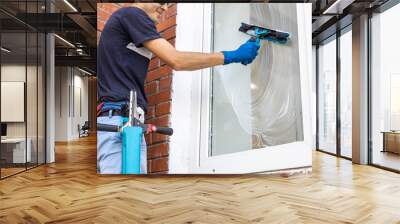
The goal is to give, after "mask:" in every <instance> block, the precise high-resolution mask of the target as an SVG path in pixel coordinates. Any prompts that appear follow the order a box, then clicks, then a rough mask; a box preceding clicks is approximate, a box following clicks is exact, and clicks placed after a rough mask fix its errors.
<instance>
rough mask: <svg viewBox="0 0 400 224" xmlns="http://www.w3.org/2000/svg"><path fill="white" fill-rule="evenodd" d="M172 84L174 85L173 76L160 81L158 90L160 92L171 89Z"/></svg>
mask: <svg viewBox="0 0 400 224" xmlns="http://www.w3.org/2000/svg"><path fill="white" fill-rule="evenodd" d="M171 84H172V76H168V77H167V78H164V79H160V82H159V84H158V88H159V90H160V91H162V90H164V89H171Z"/></svg>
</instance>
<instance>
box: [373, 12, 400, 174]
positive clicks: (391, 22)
mask: <svg viewBox="0 0 400 224" xmlns="http://www.w3.org/2000/svg"><path fill="white" fill-rule="evenodd" d="M399 21H400V4H397V5H396V6H394V7H393V8H391V9H388V10H387V11H384V12H383V13H380V14H376V15H374V17H372V21H371V22H372V30H373V32H372V35H373V36H372V38H371V40H372V52H373V54H372V63H371V64H372V80H371V85H372V102H371V103H372V106H371V108H372V112H371V115H372V130H371V131H372V163H373V164H377V165H380V166H384V167H388V168H391V169H396V170H400V111H399V109H400V108H399V107H400V105H399V102H400V100H399V99H400V63H399V57H398V54H399V52H400V43H399V41H398V38H397V37H398V36H399V29H394V28H393V27H398V22H399Z"/></svg>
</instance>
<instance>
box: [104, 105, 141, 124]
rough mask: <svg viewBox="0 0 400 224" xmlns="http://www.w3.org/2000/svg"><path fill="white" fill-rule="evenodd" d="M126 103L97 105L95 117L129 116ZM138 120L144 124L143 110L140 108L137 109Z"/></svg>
mask: <svg viewBox="0 0 400 224" xmlns="http://www.w3.org/2000/svg"><path fill="white" fill-rule="evenodd" d="M128 107H129V106H128V102H126V101H119V102H101V103H100V104H99V105H97V117H106V116H108V117H112V116H122V117H128V116H129V108H128ZM137 109H138V114H139V117H138V119H139V120H140V121H141V122H142V123H144V114H145V113H144V110H143V109H142V108H141V107H138V108H137Z"/></svg>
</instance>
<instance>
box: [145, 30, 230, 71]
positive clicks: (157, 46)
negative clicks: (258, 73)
mask: <svg viewBox="0 0 400 224" xmlns="http://www.w3.org/2000/svg"><path fill="white" fill-rule="evenodd" d="M143 45H144V46H145V47H146V48H147V49H149V50H150V51H151V52H153V53H154V54H155V55H157V56H158V57H159V58H160V59H161V60H162V61H164V62H165V63H166V64H167V65H169V66H171V67H172V68H173V69H174V70H178V71H179V70H188V71H191V70H197V69H202V68H208V67H212V66H216V65H222V64H224V55H223V54H222V53H198V52H184V51H178V50H176V49H175V47H174V46H172V44H170V43H169V42H168V41H167V40H165V39H163V38H159V39H155V40H149V41H146V42H144V43H143Z"/></svg>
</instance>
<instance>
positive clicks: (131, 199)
mask: <svg viewBox="0 0 400 224" xmlns="http://www.w3.org/2000/svg"><path fill="white" fill-rule="evenodd" d="M313 156H314V158H313V172H312V173H311V174H305V175H294V176H289V177H284V176H281V175H269V176H265V175H236V176H218V177H210V176H185V177H182V176H172V177H160V176H158V177H156V178H154V177H134V176H112V175H108V176H101V175H98V174H97V173H96V139H95V138H94V137H89V138H84V139H81V140H80V141H74V142H70V143H68V144H57V146H56V163H54V164H49V165H45V166H41V167H38V168H35V169H32V170H29V171H27V172H25V173H21V174H18V175H16V176H13V177H9V178H7V179H5V180H2V181H0V201H1V203H0V223H45V222H47V223H400V212H399V211H400V200H399V198H400V175H399V174H396V173H391V172H388V171H384V170H381V169H378V168H375V167H370V166H361V165H354V164H352V163H351V162H350V161H347V160H343V159H339V158H335V157H333V156H330V155H326V154H323V153H320V152H315V153H314V154H313Z"/></svg>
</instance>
